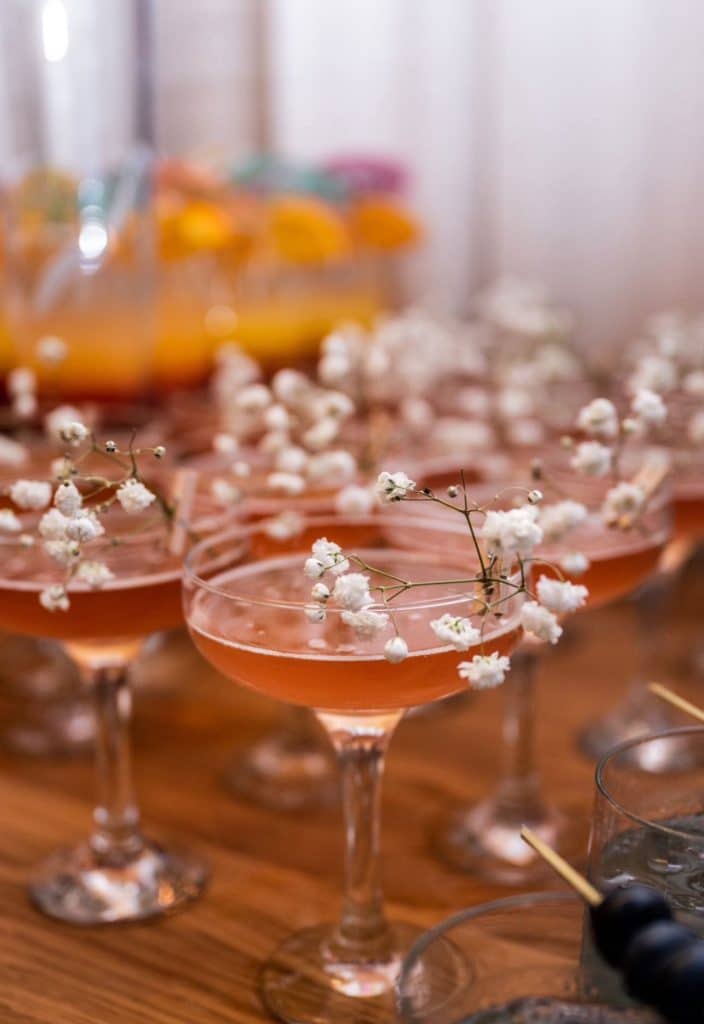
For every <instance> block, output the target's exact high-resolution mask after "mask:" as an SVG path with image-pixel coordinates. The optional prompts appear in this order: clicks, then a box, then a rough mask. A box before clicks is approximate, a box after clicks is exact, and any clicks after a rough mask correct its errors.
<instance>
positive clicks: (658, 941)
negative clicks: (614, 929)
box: [623, 921, 701, 1006]
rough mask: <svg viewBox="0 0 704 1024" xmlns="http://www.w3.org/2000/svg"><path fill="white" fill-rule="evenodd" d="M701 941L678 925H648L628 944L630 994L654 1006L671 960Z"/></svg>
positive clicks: (626, 967)
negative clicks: (662, 972) (662, 970)
mask: <svg viewBox="0 0 704 1024" xmlns="http://www.w3.org/2000/svg"><path fill="white" fill-rule="evenodd" d="M700 941H701V940H700V939H699V937H698V936H697V935H696V934H695V932H693V931H692V930H691V928H687V927H686V926H685V925H683V924H679V923H678V922H677V921H655V922H654V923H653V924H649V925H646V927H645V928H642V929H641V930H640V931H639V932H638V933H637V934H636V935H635V937H634V938H633V941H632V942H630V943H629V944H628V948H627V950H626V956H625V961H624V965H623V970H624V980H625V982H626V987H627V989H628V991H629V993H630V994H631V995H632V996H634V997H635V998H636V999H640V1000H642V1002H644V1003H647V1004H648V1005H650V1006H652V1005H654V1001H655V1000H656V999H657V996H658V993H659V991H660V990H661V988H662V983H661V981H660V979H659V977H658V972H659V970H660V968H662V967H664V965H665V964H666V962H667V961H668V960H669V958H670V957H672V956H674V955H675V953H679V952H680V950H682V949H686V948H687V947H688V946H692V945H696V944H697V943H699V942H700Z"/></svg>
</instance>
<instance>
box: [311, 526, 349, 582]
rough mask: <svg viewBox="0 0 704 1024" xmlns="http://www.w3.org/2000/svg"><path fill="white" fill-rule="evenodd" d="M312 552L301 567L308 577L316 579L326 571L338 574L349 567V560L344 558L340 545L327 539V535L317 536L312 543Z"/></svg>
mask: <svg viewBox="0 0 704 1024" xmlns="http://www.w3.org/2000/svg"><path fill="white" fill-rule="evenodd" d="M312 552H313V556H312V558H308V559H307V560H306V563H305V566H304V569H303V571H304V573H305V574H306V576H307V577H308V578H309V579H312V580H315V579H318V578H319V577H320V576H323V575H324V574H325V573H326V572H332V573H333V574H334V575H335V576H340V575H341V574H342V573H343V572H347V570H348V569H349V567H350V563H349V560H348V559H347V558H345V556H344V554H343V552H342V548H341V547H340V545H339V544H335V543H334V541H331V540H328V539H327V537H319V538H318V540H316V541H315V543H314V544H313V547H312Z"/></svg>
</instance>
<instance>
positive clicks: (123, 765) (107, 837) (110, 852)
mask: <svg viewBox="0 0 704 1024" xmlns="http://www.w3.org/2000/svg"><path fill="white" fill-rule="evenodd" d="M78 662H79V666H80V669H81V673H82V675H83V678H84V680H85V682H86V684H87V686H88V687H89V689H90V693H91V695H92V698H93V706H94V711H95V763H96V782H97V805H96V808H95V811H94V812H93V821H94V829H93V834H92V835H91V838H90V845H91V847H92V849H93V850H94V852H95V853H96V854H97V855H98V857H99V858H100V859H101V860H102V861H103V862H104V863H105V864H110V865H119V864H125V863H128V862H129V861H130V860H131V859H132V858H133V857H135V856H136V854H138V853H139V852H140V850H141V849H142V846H143V842H144V841H143V838H142V834H141V832H140V828H139V809H138V807H137V802H136V799H135V794H134V783H133V779H132V755H131V749H130V735H129V733H130V720H131V717H132V694H131V691H130V685H129V678H128V677H129V664H130V663H129V661H128V660H127V659H115V660H114V661H110V662H100V663H95V662H93V661H92V660H91V659H90V658H82V657H81V656H80V655H78Z"/></svg>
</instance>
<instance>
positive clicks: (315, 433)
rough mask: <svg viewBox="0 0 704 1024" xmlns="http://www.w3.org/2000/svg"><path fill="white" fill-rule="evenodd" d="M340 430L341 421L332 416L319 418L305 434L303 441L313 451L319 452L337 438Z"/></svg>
mask: <svg viewBox="0 0 704 1024" xmlns="http://www.w3.org/2000/svg"><path fill="white" fill-rule="evenodd" d="M339 432H340V421H339V420H337V419H334V417H332V416H326V417H325V418H324V419H322V420H318V422H317V423H314V424H313V426H312V427H309V428H308V430H306V432H305V433H304V434H303V438H302V440H303V443H304V445H305V446H306V448H310V450H311V451H313V452H319V451H321V449H323V448H325V447H327V445H329V444H330V443H331V442H332V441H334V440H335V438H336V437H337V435H338V434H339Z"/></svg>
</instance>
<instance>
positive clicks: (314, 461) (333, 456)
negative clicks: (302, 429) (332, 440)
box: [307, 449, 357, 488]
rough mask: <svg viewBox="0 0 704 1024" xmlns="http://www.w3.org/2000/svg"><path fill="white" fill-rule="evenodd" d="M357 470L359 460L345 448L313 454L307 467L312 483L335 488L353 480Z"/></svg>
mask: <svg viewBox="0 0 704 1024" xmlns="http://www.w3.org/2000/svg"><path fill="white" fill-rule="evenodd" d="M356 472H357V460H356V459H355V457H354V455H352V454H351V453H350V452H346V451H344V450H343V449H340V450H339V451H338V450H336V451H331V452H321V453H320V454H319V455H311V457H310V459H309V461H308V467H307V473H308V479H309V480H310V481H311V482H312V483H316V484H324V485H325V486H327V487H333V488H334V487H341V486H342V485H343V484H346V483H347V482H348V481H349V480H352V479H353V478H354V476H355V474H356Z"/></svg>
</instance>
